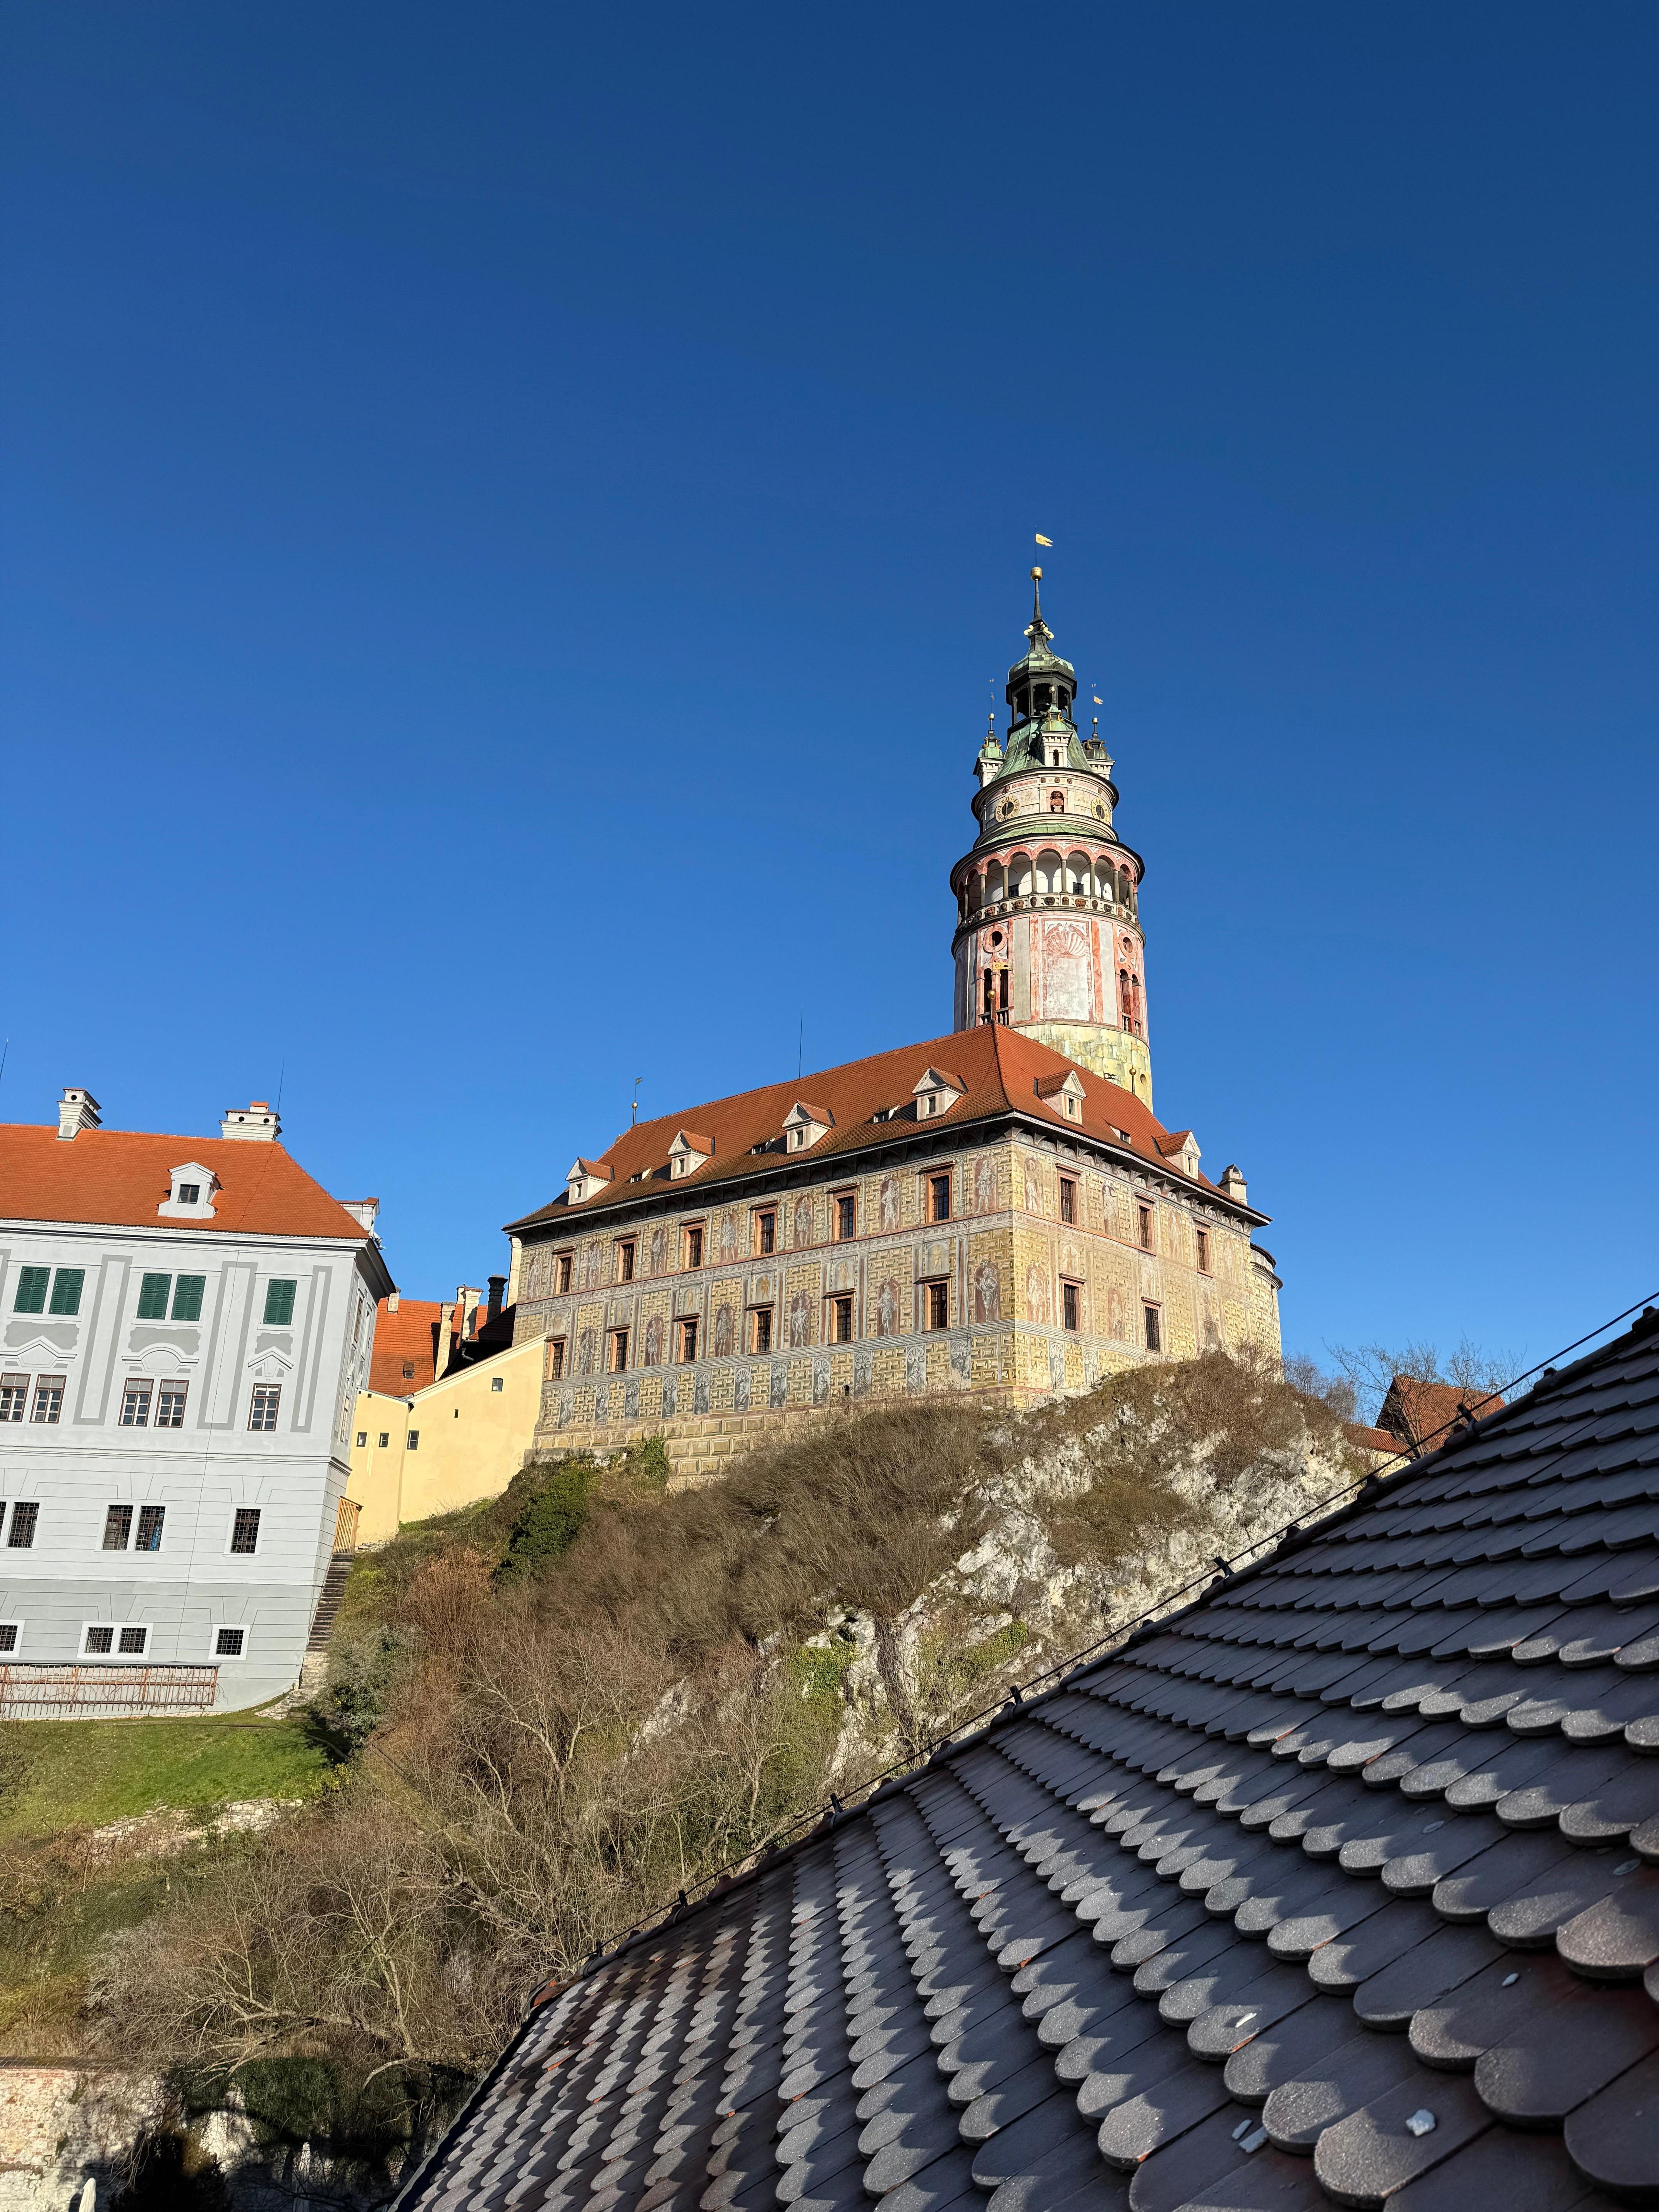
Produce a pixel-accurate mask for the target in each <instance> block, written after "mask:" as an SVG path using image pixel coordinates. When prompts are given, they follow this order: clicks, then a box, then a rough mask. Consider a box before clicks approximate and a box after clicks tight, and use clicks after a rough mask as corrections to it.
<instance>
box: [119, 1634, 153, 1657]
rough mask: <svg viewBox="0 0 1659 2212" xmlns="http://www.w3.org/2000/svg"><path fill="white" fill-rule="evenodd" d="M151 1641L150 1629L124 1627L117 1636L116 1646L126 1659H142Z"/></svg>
mask: <svg viewBox="0 0 1659 2212" xmlns="http://www.w3.org/2000/svg"><path fill="white" fill-rule="evenodd" d="M148 1643H149V1629H147V1628H124V1629H122V1630H121V1631H120V1632H118V1635H117V1637H116V1638H115V1648H116V1650H117V1651H118V1652H119V1654H120V1656H122V1658H124V1659H142V1658H143V1656H144V1647H145V1645H146V1644H148Z"/></svg>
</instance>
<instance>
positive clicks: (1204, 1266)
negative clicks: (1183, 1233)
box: [1198, 1229, 1210, 1275]
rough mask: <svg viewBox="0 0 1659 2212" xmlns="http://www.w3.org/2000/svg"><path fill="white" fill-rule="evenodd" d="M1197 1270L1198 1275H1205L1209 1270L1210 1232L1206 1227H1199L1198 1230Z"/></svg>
mask: <svg viewBox="0 0 1659 2212" xmlns="http://www.w3.org/2000/svg"><path fill="white" fill-rule="evenodd" d="M1198 1272H1199V1273H1200V1275H1207V1274H1208V1273H1209V1272H1210V1232H1209V1231H1208V1230H1207V1229H1200V1231H1199V1232H1198Z"/></svg>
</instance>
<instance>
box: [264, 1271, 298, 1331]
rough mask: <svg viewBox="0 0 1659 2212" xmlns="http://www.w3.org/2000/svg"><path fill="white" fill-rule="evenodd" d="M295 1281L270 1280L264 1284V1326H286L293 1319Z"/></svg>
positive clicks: (296, 1286) (296, 1288)
mask: <svg viewBox="0 0 1659 2212" xmlns="http://www.w3.org/2000/svg"><path fill="white" fill-rule="evenodd" d="M299 1287H300V1285H298V1284H297V1283H284V1282H280V1281H279V1282H271V1283H267V1284H266V1285H265V1327H266V1328H288V1326H289V1323H290V1322H292V1321H293V1319H294V1293H295V1291H297V1290H298V1289H299Z"/></svg>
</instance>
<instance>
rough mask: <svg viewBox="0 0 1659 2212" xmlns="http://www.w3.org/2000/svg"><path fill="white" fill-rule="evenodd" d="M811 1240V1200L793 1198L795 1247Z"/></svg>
mask: <svg viewBox="0 0 1659 2212" xmlns="http://www.w3.org/2000/svg"><path fill="white" fill-rule="evenodd" d="M811 1241H812V1201H811V1199H810V1198H798V1199H797V1200H795V1249H796V1250H797V1251H799V1249H800V1248H801V1247H802V1245H804V1244H810V1243H811Z"/></svg>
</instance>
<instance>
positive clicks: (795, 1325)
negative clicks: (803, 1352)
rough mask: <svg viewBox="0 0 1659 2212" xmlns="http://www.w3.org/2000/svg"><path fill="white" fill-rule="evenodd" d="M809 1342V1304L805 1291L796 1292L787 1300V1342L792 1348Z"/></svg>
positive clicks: (810, 1329)
mask: <svg viewBox="0 0 1659 2212" xmlns="http://www.w3.org/2000/svg"><path fill="white" fill-rule="evenodd" d="M811 1341H812V1307H811V1300H810V1299H809V1298H808V1297H807V1295H806V1293H805V1291H794V1292H793V1295H792V1296H791V1297H790V1300H789V1342H790V1345H791V1346H792V1347H794V1346H800V1345H805V1344H810V1343H811Z"/></svg>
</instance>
